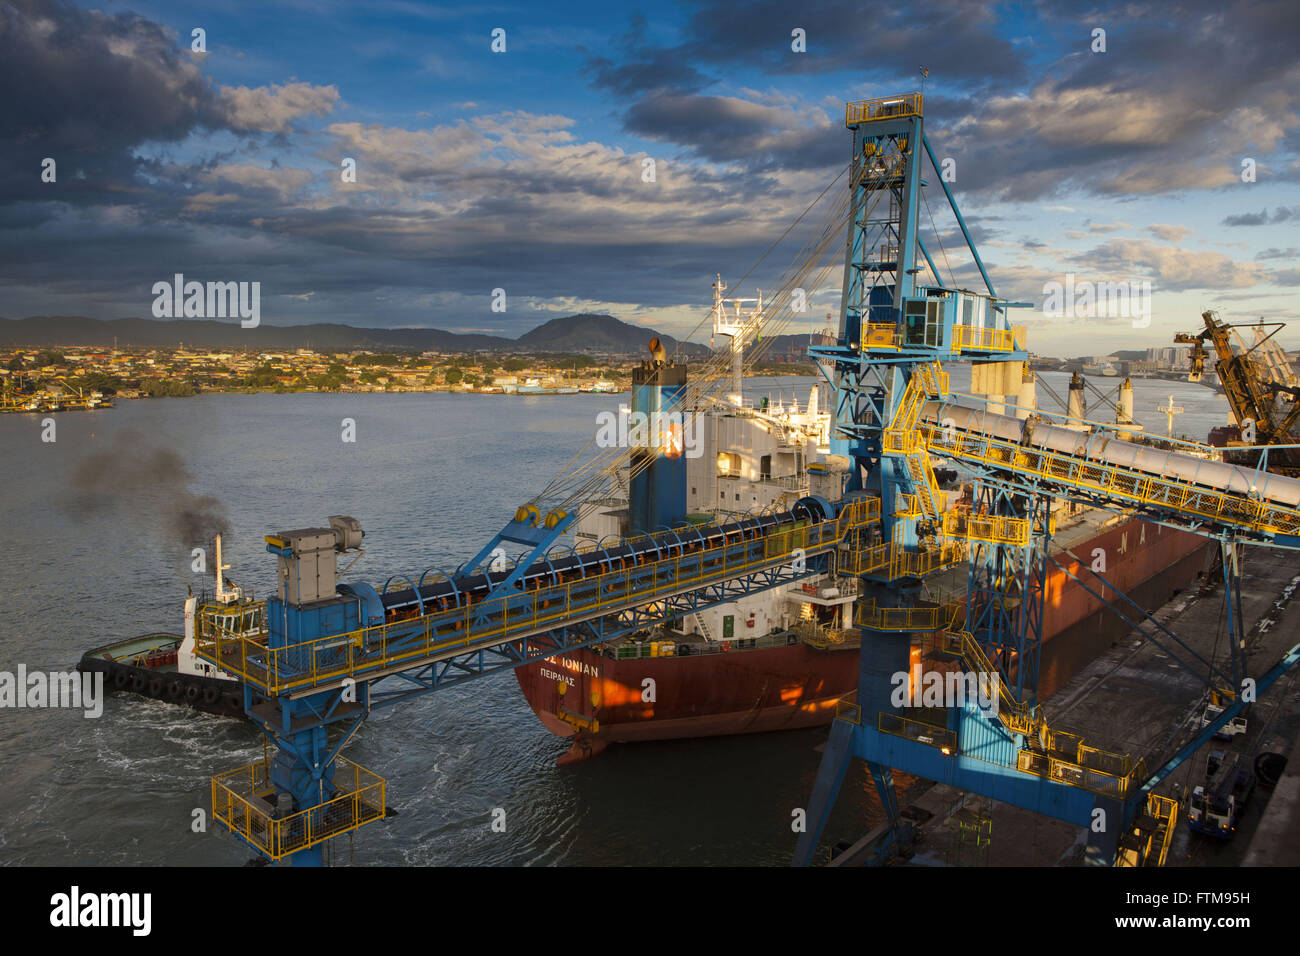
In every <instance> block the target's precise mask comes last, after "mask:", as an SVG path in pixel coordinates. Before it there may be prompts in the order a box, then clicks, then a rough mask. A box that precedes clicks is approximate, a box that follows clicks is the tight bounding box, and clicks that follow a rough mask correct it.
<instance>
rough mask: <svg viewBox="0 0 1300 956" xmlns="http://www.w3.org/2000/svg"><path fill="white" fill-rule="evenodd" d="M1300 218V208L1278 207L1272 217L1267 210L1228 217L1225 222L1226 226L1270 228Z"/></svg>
mask: <svg viewBox="0 0 1300 956" xmlns="http://www.w3.org/2000/svg"><path fill="white" fill-rule="evenodd" d="M1297 216H1300V206H1278V207H1277V208H1276V209H1274V210H1273V214H1272V215H1271V216H1270V215H1269V212H1268V210H1267V209H1261V210H1260V211H1259V212H1244V213H1239V214H1237V215H1235V216H1228V217H1227V218H1226V219H1224V220H1223V224H1224V225H1225V226H1269V225H1274V224H1276V223H1279V222H1287V221H1289V220H1291V219H1295V218H1296V217H1297Z"/></svg>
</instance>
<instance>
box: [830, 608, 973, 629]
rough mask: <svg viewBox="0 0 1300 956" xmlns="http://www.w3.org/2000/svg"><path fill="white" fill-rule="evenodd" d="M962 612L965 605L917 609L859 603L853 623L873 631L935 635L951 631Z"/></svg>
mask: <svg viewBox="0 0 1300 956" xmlns="http://www.w3.org/2000/svg"><path fill="white" fill-rule="evenodd" d="M965 610H966V604H965V602H964V601H953V602H949V603H943V604H925V605H921V606H919V607H881V606H880V605H878V604H877V603H876V602H875V601H859V602H858V607H857V613H856V615H855V617H854V623H855V624H857V625H858V627H865V628H868V629H870V630H873V631H937V630H939V629H941V628H949V627H952V626H953V624H954V623H956V621H957V619H958V618H959V617H961V615H962V614H964V613H965Z"/></svg>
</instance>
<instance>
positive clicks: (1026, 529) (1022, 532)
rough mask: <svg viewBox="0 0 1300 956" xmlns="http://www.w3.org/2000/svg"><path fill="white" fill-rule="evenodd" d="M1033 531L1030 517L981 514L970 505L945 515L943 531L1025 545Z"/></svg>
mask: <svg viewBox="0 0 1300 956" xmlns="http://www.w3.org/2000/svg"><path fill="white" fill-rule="evenodd" d="M1033 531H1034V526H1033V522H1032V521H1031V520H1030V519H1029V518H1009V517H1002V516H999V515H980V514H975V513H973V512H972V511H971V509H970V508H969V507H962V508H954V509H953V510H951V511H948V512H945V514H944V516H943V533H944V535H945V536H946V537H949V538H964V539H966V540H967V541H983V542H986V543H988V544H1009V545H1017V546H1019V547H1024V546H1025V545H1027V544H1029V541H1030V539H1031V538H1032V537H1033Z"/></svg>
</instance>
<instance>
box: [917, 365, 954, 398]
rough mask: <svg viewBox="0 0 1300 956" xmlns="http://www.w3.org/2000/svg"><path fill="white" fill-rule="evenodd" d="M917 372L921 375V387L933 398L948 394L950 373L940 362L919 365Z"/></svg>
mask: <svg viewBox="0 0 1300 956" xmlns="http://www.w3.org/2000/svg"><path fill="white" fill-rule="evenodd" d="M916 371H917V373H918V374H919V375H920V376H921V387H922V388H924V389H925V394H926V395H928V396H930V397H931V398H938V397H939V396H941V395H947V394H948V373H947V372H946V371H944V368H943V366H942V365H940V364H939V363H938V362H926V363H924V364H923V365H918V366H917V368H916Z"/></svg>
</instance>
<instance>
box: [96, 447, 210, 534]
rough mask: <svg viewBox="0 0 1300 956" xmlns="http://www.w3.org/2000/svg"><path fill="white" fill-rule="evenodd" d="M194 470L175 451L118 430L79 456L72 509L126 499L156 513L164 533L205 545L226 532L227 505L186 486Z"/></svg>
mask: <svg viewBox="0 0 1300 956" xmlns="http://www.w3.org/2000/svg"><path fill="white" fill-rule="evenodd" d="M193 482H194V475H193V474H192V473H191V472H190V470H189V468H187V467H186V466H185V462H184V461H183V460H182V459H181V457H180V455H178V454H176V452H174V451H172V450H171V449H170V448H163V447H160V446H158V445H154V444H152V443H150V442H149V440H148V439H147V438H145V437H144V436H143V435H141V434H140V433H139V432H135V431H126V432H122V433H121V434H119V435H118V436H117V437H116V438H115V439H114V440H113V443H112V445H111V446H109V447H108V448H106V449H104V450H103V451H97V452H94V453H93V454H91V455H88V456H87V457H86V458H84V459H83V460H82V461H81V462H80V464H78V465H77V467H76V470H75V471H73V473H72V486H73V488H75V489H76V490H77V491H79V492H81V493H82V494H81V496H80V497H79V500H78V501H77V503H76V509H75V510H81V511H83V513H93V512H99V511H102V510H105V509H107V508H111V507H114V506H119V505H125V506H128V507H133V508H139V509H140V510H147V511H150V512H152V513H154V514H156V515H157V516H158V518H159V519H160V520H161V522H162V524H163V530H164V532H165V533H166V534H167V535H168V537H170V538H172V539H173V540H179V541H180V542H181V543H182V544H184V545H185V547H187V548H204V549H208V548H210V547H211V545H212V539H213V537H214V536H215V535H218V534H219V535H222V536H223V537H224V536H226V535H227V534H228V532H229V528H230V524H229V521H228V520H227V518H226V507H225V505H223V504H222V503H221V502H220V501H219V500H218V499H216V498H214V497H212V496H211V495H196V494H193V493H192V492H191V491H190V485H191V484H192V483H193Z"/></svg>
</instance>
